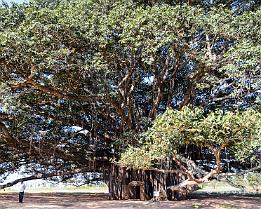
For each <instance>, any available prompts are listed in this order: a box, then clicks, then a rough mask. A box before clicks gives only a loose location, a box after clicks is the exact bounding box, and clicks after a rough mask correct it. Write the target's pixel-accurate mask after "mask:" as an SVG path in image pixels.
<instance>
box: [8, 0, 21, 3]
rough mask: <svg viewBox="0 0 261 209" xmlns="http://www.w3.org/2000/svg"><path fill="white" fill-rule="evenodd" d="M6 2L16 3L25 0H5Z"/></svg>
mask: <svg viewBox="0 0 261 209" xmlns="http://www.w3.org/2000/svg"><path fill="white" fill-rule="evenodd" d="M5 2H7V3H11V2H16V3H23V2H25V0H5Z"/></svg>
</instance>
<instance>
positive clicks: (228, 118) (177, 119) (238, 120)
mask: <svg viewBox="0 0 261 209" xmlns="http://www.w3.org/2000/svg"><path fill="white" fill-rule="evenodd" d="M260 123H261V114H260V113H259V112H256V111H253V110H248V111H244V112H238V111H236V112H223V111H216V112H211V113H209V114H208V115H205V113H204V111H203V110H202V109H199V108H195V109H194V110H192V109H190V108H183V109H182V110H181V111H177V110H167V111H166V112H165V113H164V114H163V115H161V116H159V117H158V118H157V119H156V120H155V121H154V124H153V126H152V127H151V128H150V129H149V130H148V131H147V132H146V133H145V134H143V135H142V141H141V144H140V147H139V148H132V147H130V148H129V149H128V150H127V152H126V153H124V154H123V156H122V158H121V161H120V162H121V163H122V164H124V165H127V166H133V167H142V166H145V167H146V166H147V165H149V166H151V167H153V162H154V161H157V160H160V159H164V158H166V157H171V156H172V155H175V154H176V153H177V152H178V149H179V148H180V147H182V146H184V145H186V144H190V145H191V144H194V145H196V146H198V147H205V148H211V149H220V148H221V149H222V147H223V148H225V147H226V148H227V149H229V150H230V151H231V153H234V154H235V156H236V158H237V159H238V160H241V161H245V160H246V159H247V158H249V157H251V159H252V161H254V160H255V159H256V158H255V155H253V152H254V150H255V149H256V148H258V147H260V146H261V138H260V134H261V128H260V127H261V126H260ZM138 154H139V155H142V157H141V158H143V156H144V158H146V159H148V157H147V156H150V159H151V162H150V163H148V162H147V161H146V164H145V163H144V164H143V162H142V161H136V160H135V159H136V158H135V156H137V155H138ZM181 155H182V153H181ZM145 156H146V157H145ZM248 160H249V159H248Z"/></svg>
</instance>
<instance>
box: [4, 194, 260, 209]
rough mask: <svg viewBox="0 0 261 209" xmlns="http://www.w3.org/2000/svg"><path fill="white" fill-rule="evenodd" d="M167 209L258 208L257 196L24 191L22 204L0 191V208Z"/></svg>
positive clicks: (13, 196)
mask: <svg viewBox="0 0 261 209" xmlns="http://www.w3.org/2000/svg"><path fill="white" fill-rule="evenodd" d="M11 208H12V209H40V208H41V209H44V208H47V209H48V208H51V209H64V208H65V209H89V208H90V209H104V208H107V209H112V208H113V209H117V208H118V209H132V208H135V209H136V208H140V209H143V208H149V209H159V208H160V209H168V208H170V209H171V208H180V209H185V208H217V209H222V208H230V209H232V208H234V209H241V208H252V209H259V208H260V209H261V198H260V196H259V197H258V196H255V197H247V196H216V197H211V196H198V197H197V198H191V199H189V200H182V201H162V202H152V201H138V200H128V201H126V200H123V201H122V200H121V201H120V200H118V201H116V200H115V201H113V200H108V199H107V196H106V195H103V194H84V193H27V194H25V199H24V203H22V204H21V203H18V197H17V194H0V209H11Z"/></svg>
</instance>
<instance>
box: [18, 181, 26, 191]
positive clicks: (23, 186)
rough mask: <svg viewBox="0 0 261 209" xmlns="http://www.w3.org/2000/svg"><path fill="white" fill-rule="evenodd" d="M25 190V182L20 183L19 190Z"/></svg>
mask: <svg viewBox="0 0 261 209" xmlns="http://www.w3.org/2000/svg"><path fill="white" fill-rule="evenodd" d="M24 190H25V184H24V183H22V184H21V185H20V188H19V192H24Z"/></svg>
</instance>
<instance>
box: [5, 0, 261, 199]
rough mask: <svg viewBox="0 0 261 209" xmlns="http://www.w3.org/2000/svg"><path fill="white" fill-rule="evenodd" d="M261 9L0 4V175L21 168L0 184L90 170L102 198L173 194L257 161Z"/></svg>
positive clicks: (45, 1) (127, 0)
mask: <svg viewBox="0 0 261 209" xmlns="http://www.w3.org/2000/svg"><path fill="white" fill-rule="evenodd" d="M260 11H261V10H260V3H259V1H254V0H253V1H251V2H247V1H236V0H235V1H135V0H110V1H109V0H74V1H71V0H55V1H54V0H52V1H51V0H32V1H29V2H28V3H24V4H15V3H12V4H7V3H4V2H2V3H1V6H0V156H1V158H0V174H1V180H4V178H5V177H6V176H7V175H8V174H9V173H11V172H15V171H17V170H19V168H21V167H23V168H24V169H25V171H26V172H27V173H28V176H27V177H25V178H23V179H17V180H15V181H14V182H9V183H7V184H1V185H0V188H5V187H7V186H12V185H14V184H16V183H17V182H19V181H21V180H30V179H39V178H43V179H45V178H50V179H52V177H54V176H60V177H62V178H61V179H62V180H66V179H68V178H70V177H71V176H73V175H74V174H76V173H86V172H99V173H102V174H103V175H102V176H103V180H104V181H105V182H106V183H107V184H108V186H109V191H110V195H111V197H112V198H115V199H125V198H141V199H149V198H151V197H152V196H153V191H156V192H161V193H162V194H164V195H163V196H164V198H165V197H169V198H170V199H180V198H184V197H185V196H186V194H187V193H189V192H190V191H193V190H195V189H196V187H197V185H198V184H200V183H202V182H206V181H208V180H211V179H212V178H219V177H220V176H224V175H225V174H224V173H225V172H230V173H231V170H232V169H231V168H232V167H233V168H234V169H233V171H234V172H239V173H240V172H241V173H242V172H246V170H248V169H250V170H252V171H258V170H260V167H258V166H257V167H255V165H259V164H258V162H257V158H256V152H257V150H260V149H259V148H260V51H261V50H260V29H259V28H260V21H261V17H260V16H261V13H260ZM228 155H229V157H230V159H233V161H231V163H230V164H229V165H228V164H226V163H224V162H225V161H224V159H225V156H228ZM250 165H252V168H251V167H250ZM253 165H254V166H253ZM231 175H232V174H231ZM233 175H234V174H233Z"/></svg>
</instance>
